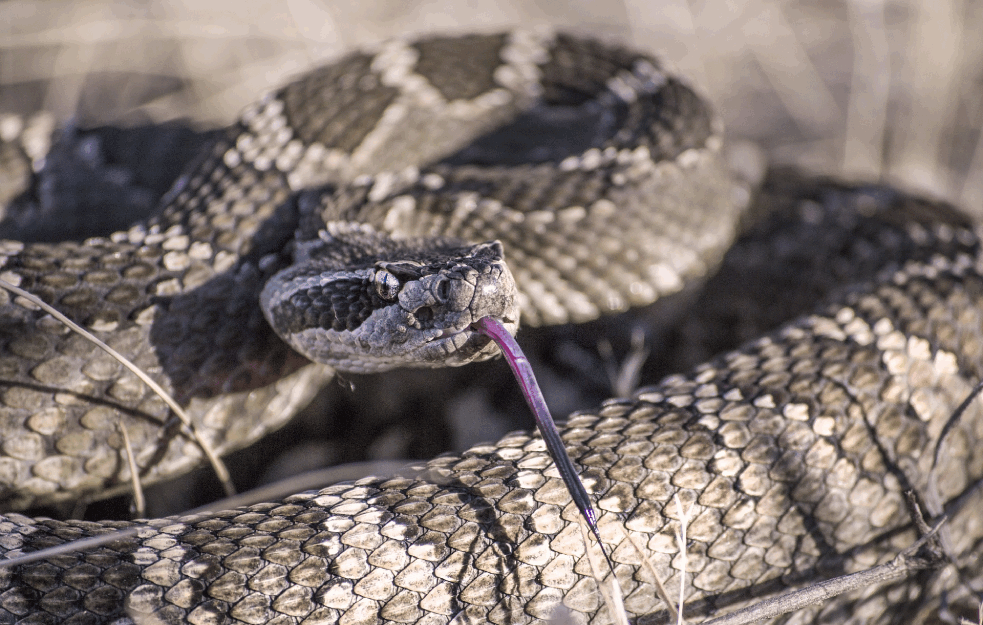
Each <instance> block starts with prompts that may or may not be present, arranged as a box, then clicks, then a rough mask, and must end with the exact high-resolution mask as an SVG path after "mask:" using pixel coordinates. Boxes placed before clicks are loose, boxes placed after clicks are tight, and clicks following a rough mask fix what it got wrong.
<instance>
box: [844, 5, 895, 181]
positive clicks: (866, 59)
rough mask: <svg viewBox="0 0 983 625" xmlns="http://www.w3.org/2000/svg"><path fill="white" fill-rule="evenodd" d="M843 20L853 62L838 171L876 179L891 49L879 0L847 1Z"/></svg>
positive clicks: (880, 170)
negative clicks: (846, 23)
mask: <svg viewBox="0 0 983 625" xmlns="http://www.w3.org/2000/svg"><path fill="white" fill-rule="evenodd" d="M846 4H847V7H848V8H849V9H850V18H849V19H848V20H847V21H848V23H849V25H850V31H851V33H852V35H853V50H854V62H853V72H852V74H851V76H852V82H851V84H850V101H849V104H848V105H847V116H846V132H845V136H844V138H843V163H842V165H841V167H840V171H841V172H842V173H843V174H844V175H846V176H848V177H857V178H866V179H871V180H877V179H879V178H880V177H881V175H882V173H883V150H884V134H885V131H886V125H887V105H888V99H889V96H890V92H891V58H890V56H891V49H890V46H889V45H888V41H887V32H886V31H885V25H884V2H883V0H850V2H847V3H846Z"/></svg>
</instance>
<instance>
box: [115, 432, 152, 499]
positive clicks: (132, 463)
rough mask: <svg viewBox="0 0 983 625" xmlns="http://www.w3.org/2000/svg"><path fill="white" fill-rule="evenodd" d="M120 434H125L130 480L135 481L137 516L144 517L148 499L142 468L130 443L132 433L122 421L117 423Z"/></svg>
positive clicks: (134, 493) (134, 492)
mask: <svg viewBox="0 0 983 625" xmlns="http://www.w3.org/2000/svg"><path fill="white" fill-rule="evenodd" d="M116 426H117V427H118V428H119V432H120V434H122V435H123V448H124V449H126V463H127V464H128V465H129V467H130V480H131V481H132V482H133V509H134V511H135V512H136V516H137V518H143V517H144V516H146V514H147V501H146V500H145V499H144V497H143V485H142V484H140V469H139V468H138V467H137V461H136V459H135V458H134V457H133V445H131V444H130V435H129V433H128V432H127V431H126V426H125V425H123V422H122V421H120V422H118V423H117V424H116Z"/></svg>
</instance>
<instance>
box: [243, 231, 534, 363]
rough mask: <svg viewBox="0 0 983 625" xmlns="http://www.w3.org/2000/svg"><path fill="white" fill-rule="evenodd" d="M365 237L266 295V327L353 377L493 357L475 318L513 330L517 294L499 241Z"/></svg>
mask: <svg viewBox="0 0 983 625" xmlns="http://www.w3.org/2000/svg"><path fill="white" fill-rule="evenodd" d="M370 238H371V240H368V239H367V238H366V232H365V231H364V230H360V231H358V232H356V233H355V234H354V235H353V236H351V237H345V236H338V235H337V233H336V235H335V236H332V237H329V238H328V239H327V240H326V241H325V242H324V244H323V245H320V244H319V245H318V246H316V248H308V250H307V252H306V253H305V258H304V262H303V263H301V264H297V265H294V266H292V267H290V268H289V269H286V270H284V271H281V272H280V273H278V274H276V275H275V276H274V277H273V278H272V279H271V280H270V281H269V282H268V283H267V284H266V286H265V288H264V289H263V292H262V294H261V296H260V303H261V305H262V308H263V313H264V314H265V315H266V318H267V320H268V321H269V323H270V325H271V326H272V327H273V329H274V330H275V331H276V333H277V334H279V335H280V337H281V338H283V339H284V340H285V341H286V342H287V343H289V344H290V346H291V347H293V348H294V349H295V350H297V351H298V352H300V353H301V354H303V355H304V356H306V357H307V358H309V359H311V360H314V361H317V362H322V363H325V364H328V365H331V366H333V367H335V368H336V369H339V370H341V371H350V372H356V373H368V372H375V371H385V370H388V369H395V368H398V367H444V366H458V365H464V364H467V363H470V362H476V361H479V360H486V359H488V358H491V357H492V356H495V355H497V354H498V348H497V347H496V346H495V344H494V343H493V342H492V341H491V340H490V339H489V338H488V337H486V336H484V335H482V334H481V333H480V332H478V331H476V330H474V329H473V328H472V327H471V324H472V323H474V322H475V321H477V320H478V319H481V318H482V317H495V318H496V319H499V320H500V321H502V323H503V324H504V325H505V326H506V327H508V328H509V330H510V331H512V332H513V333H514V332H515V331H516V330H518V326H519V298H518V290H517V288H516V284H515V279H514V278H513V277H512V273H511V271H509V268H508V266H507V265H506V264H505V258H504V253H503V250H502V245H501V243H499V242H498V241H491V242H488V243H481V244H478V245H469V244H465V243H461V242H459V241H453V240H447V239H400V240H395V239H390V238H388V237H384V236H383V235H378V234H375V233H372V234H371V237H370Z"/></svg>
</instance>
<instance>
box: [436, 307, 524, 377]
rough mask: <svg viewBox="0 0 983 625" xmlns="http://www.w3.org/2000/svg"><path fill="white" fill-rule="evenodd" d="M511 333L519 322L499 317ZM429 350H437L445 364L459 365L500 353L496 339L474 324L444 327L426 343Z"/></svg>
mask: <svg viewBox="0 0 983 625" xmlns="http://www.w3.org/2000/svg"><path fill="white" fill-rule="evenodd" d="M498 319H499V320H500V321H501V323H502V324H503V325H505V326H506V327H507V328H508V329H509V331H510V332H511V333H513V334H514V333H515V332H516V330H518V325H519V324H518V322H517V321H514V320H512V319H511V318H509V317H500V318H498ZM425 349H426V350H427V351H431V350H437V351H438V352H439V353H441V354H442V356H441V357H440V360H441V361H443V363H444V364H445V365H449V366H458V365H463V364H467V363H469V362H476V361H480V360H487V359H489V358H492V357H494V356H495V355H496V354H498V350H497V348H496V347H495V343H494V341H492V340H491V339H490V338H489V337H488V336H486V335H485V334H483V333H481V332H479V331H478V330H477V329H475V328H474V326H473V325H472V324H470V323H469V324H467V325H465V326H464V327H462V328H444V329H442V330H439V331H437V332H435V333H434V334H433V335H432V336H431V337H430V338H429V339H428V340H427V343H426V348H425Z"/></svg>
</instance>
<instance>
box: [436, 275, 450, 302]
mask: <svg viewBox="0 0 983 625" xmlns="http://www.w3.org/2000/svg"><path fill="white" fill-rule="evenodd" d="M436 296H437V299H438V300H440V301H441V302H446V301H447V300H448V298H450V296H451V281H450V280H441V281H440V283H439V284H438V285H437V292H436Z"/></svg>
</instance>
